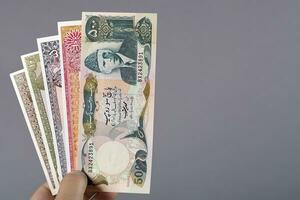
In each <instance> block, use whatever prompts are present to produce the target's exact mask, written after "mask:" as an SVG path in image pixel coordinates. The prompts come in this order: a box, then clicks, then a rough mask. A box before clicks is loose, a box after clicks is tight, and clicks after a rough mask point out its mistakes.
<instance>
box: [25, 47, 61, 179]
mask: <svg viewBox="0 0 300 200" xmlns="http://www.w3.org/2000/svg"><path fill="white" fill-rule="evenodd" d="M35 54H39V52H38V51H36V52H32V53H29V54H25V55H22V56H21V59H22V63H23V66H24V67H25V66H26V63H25V57H28V56H31V55H35ZM39 57H40V55H39ZM40 64H41V71H42V74H43V71H44V70H43V68H42V67H43V64H42V61H41V60H40ZM25 74H26V78H27V80H29V79H30V76H29V73H28V70H25ZM44 79H45V77H44V76H43V81H44V88H45V94H46V95H45V96H46V102H44V104H45V109H46V110H49V112H48V111H47V115H48V114H49V115H48V116H47V117H48V121H49V124H50V128H51V134H52V141H53V143H54V144H53V147H54V152H55V157H56V165H57V174H58V176H59V177H57V178H58V180H59V181H61V180H62V173H61V167H60V160H59V157H58V149H57V145H56V144H57V143H56V137H55V133H54V127H53V126H52V125H53V119H52V113H51V108H50V106H49V105H48V103H49V96H48V91H47V90H46V89H48V88H47V85H45V80H44ZM29 89H30V93H31V94H33V88H32V85H31V82H30V81H29ZM33 98H34V103H33V105H34V108H35V110H36V112H37V113H38V116H39V117H38V122H39V125H40V126H41V130H42V133H43V135H45V129H44V126H43V122H42V120H41V117H40V115H41V114H40V111H39V109H38V105H37V103H36V100H35V97H34V95H33ZM45 139H46V138H45ZM47 150H48V151H49V155H50V150H49V147H48V148H47ZM50 158H51V156H50ZM51 160H52V159H51ZM55 171H56V170H55ZM55 174H56V173H55Z"/></svg>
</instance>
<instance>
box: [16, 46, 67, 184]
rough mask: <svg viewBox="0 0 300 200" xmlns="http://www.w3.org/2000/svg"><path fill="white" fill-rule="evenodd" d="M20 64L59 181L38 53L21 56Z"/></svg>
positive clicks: (57, 161)
mask: <svg viewBox="0 0 300 200" xmlns="http://www.w3.org/2000/svg"><path fill="white" fill-rule="evenodd" d="M21 59H22V64H23V67H24V70H25V74H26V78H27V81H28V86H29V90H30V92H31V94H32V95H31V97H32V99H33V106H34V108H35V112H36V115H37V120H38V123H39V126H40V129H41V134H42V136H44V137H45V147H46V152H47V153H48V154H49V156H48V157H49V159H50V158H51V160H52V162H53V165H54V168H55V172H53V174H55V175H56V177H57V178H58V179H61V178H62V177H61V173H60V170H59V169H60V167H59V166H60V163H59V160H57V159H56V153H57V152H56V151H55V148H54V143H53V140H54V139H55V138H53V137H52V130H51V126H50V123H49V119H50V118H49V116H50V110H49V109H47V107H46V104H47V102H46V92H45V87H44V81H43V76H42V70H41V64H40V58H39V53H38V52H33V53H29V54H25V55H22V56H21Z"/></svg>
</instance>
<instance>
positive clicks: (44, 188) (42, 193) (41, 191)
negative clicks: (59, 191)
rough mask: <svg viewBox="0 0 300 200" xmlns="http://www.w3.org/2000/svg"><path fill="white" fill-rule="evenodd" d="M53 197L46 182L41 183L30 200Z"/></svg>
mask: <svg viewBox="0 0 300 200" xmlns="http://www.w3.org/2000/svg"><path fill="white" fill-rule="evenodd" d="M53 199H54V197H53V196H52V194H51V192H50V189H49V187H48V185H47V183H44V184H43V185H41V186H40V187H39V188H38V189H37V190H36V191H35V192H34V193H33V195H32V196H31V198H30V200H53Z"/></svg>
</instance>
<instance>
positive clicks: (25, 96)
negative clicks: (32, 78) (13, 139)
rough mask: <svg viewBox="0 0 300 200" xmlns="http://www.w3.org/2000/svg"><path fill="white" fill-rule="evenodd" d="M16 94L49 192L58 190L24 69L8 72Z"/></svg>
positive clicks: (54, 192)
mask: <svg viewBox="0 0 300 200" xmlns="http://www.w3.org/2000/svg"><path fill="white" fill-rule="evenodd" d="M10 77H11V80H12V83H13V86H14V89H15V92H16V95H17V97H18V100H19V103H20V106H21V109H22V112H23V115H24V118H25V121H26V123H27V126H28V129H29V133H30V135H31V139H32V141H33V144H34V147H35V150H36V152H37V155H38V157H39V160H40V163H41V166H42V169H43V171H44V174H45V177H46V180H47V183H48V186H49V188H50V190H51V193H52V194H53V195H55V194H56V193H57V192H58V181H57V177H56V175H55V169H54V165H53V162H52V159H51V157H49V154H47V150H46V149H47V140H46V139H45V137H44V135H43V134H42V132H41V129H40V125H39V123H38V119H37V115H36V112H35V108H34V105H33V99H34V98H32V95H31V93H30V90H29V86H28V82H27V79H26V75H25V70H24V69H22V70H19V71H17V72H14V73H11V74H10Z"/></svg>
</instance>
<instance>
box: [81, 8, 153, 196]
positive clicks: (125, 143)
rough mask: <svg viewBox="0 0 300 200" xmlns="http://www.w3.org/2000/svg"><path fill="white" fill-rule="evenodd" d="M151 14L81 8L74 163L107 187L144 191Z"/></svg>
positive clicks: (149, 116) (150, 132)
mask: <svg viewBox="0 0 300 200" xmlns="http://www.w3.org/2000/svg"><path fill="white" fill-rule="evenodd" d="M156 23H157V22H156V14H149V13H95V12H91V13H89V12H83V14H82V40H81V68H80V71H81V77H80V85H81V86H80V101H79V105H80V109H79V116H80V119H79V135H78V136H79V144H78V145H79V146H78V147H79V151H78V167H79V169H82V170H83V171H84V172H85V173H86V174H87V175H88V176H89V178H90V179H91V180H92V181H93V183H94V184H96V185H101V187H102V188H103V190H104V191H108V192H132V193H149V192H150V178H151V164H152V140H153V116H154V88H155V85H154V84H155V54H156Z"/></svg>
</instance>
